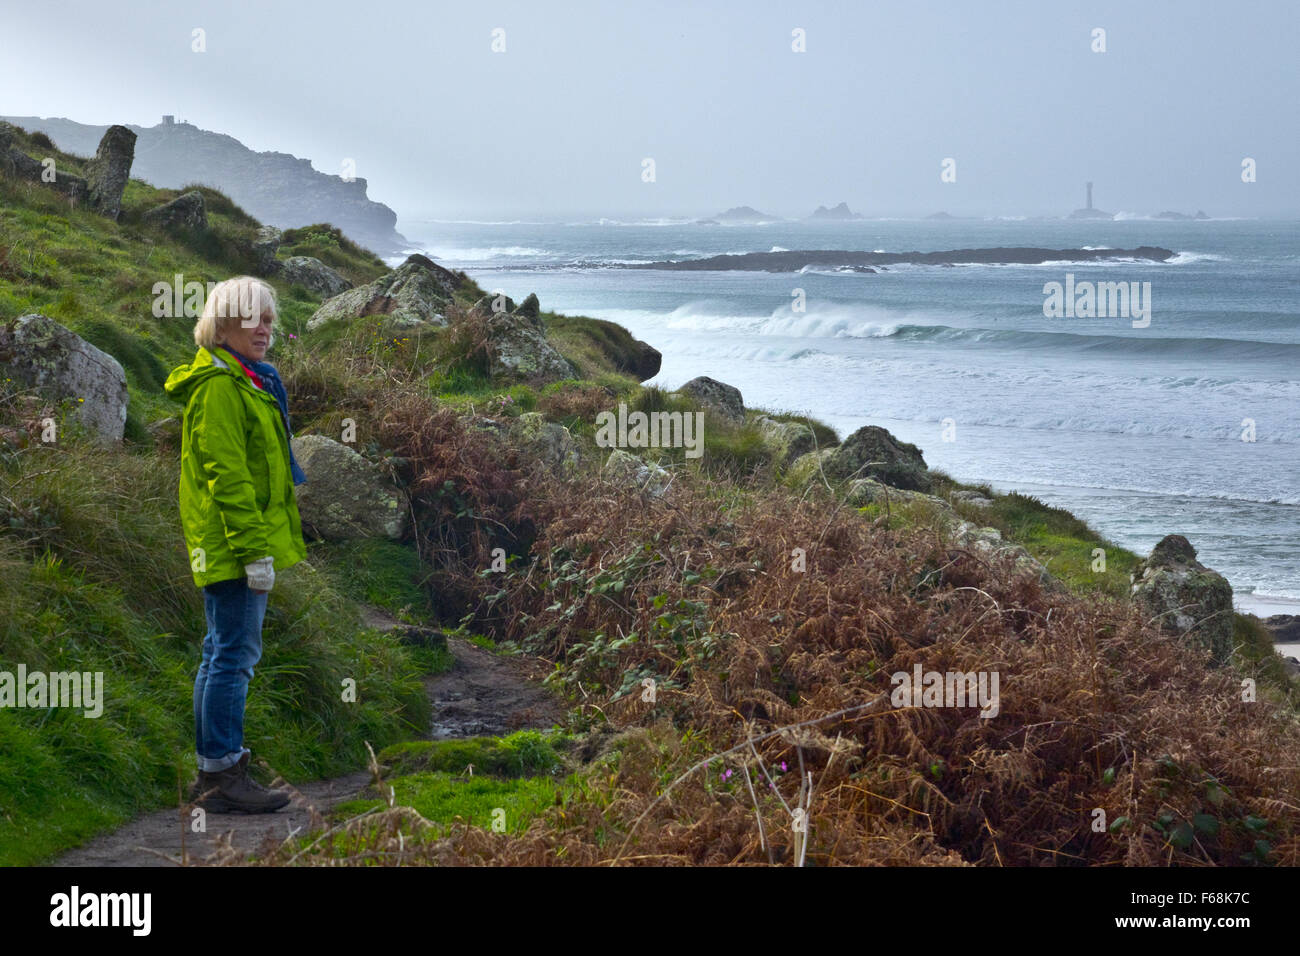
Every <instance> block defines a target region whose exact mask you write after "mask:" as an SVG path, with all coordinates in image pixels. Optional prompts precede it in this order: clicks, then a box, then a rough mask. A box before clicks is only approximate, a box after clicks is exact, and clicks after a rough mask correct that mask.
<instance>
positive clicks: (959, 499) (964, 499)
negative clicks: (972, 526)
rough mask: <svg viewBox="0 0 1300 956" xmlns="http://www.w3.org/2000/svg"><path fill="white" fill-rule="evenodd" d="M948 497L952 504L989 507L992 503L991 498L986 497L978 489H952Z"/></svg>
mask: <svg viewBox="0 0 1300 956" xmlns="http://www.w3.org/2000/svg"><path fill="white" fill-rule="evenodd" d="M948 497H949V498H951V499H952V502H953V504H958V503H961V504H967V505H973V506H975V507H976V508H989V507H992V505H993V499H992V498H986V497H984V495H982V494H980V493H979V492H978V491H964V490H963V491H954V492H953V493H952V494H951V495H949V496H948Z"/></svg>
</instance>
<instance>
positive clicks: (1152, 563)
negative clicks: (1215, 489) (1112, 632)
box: [1132, 534, 1233, 664]
mask: <svg viewBox="0 0 1300 956" xmlns="http://www.w3.org/2000/svg"><path fill="white" fill-rule="evenodd" d="M1132 583H1133V588H1132V593H1133V600H1134V601H1135V602H1136V603H1137V605H1138V607H1139V608H1141V609H1142V613H1143V614H1144V615H1145V616H1146V617H1148V618H1154V619H1156V621H1157V623H1159V624H1160V626H1161V627H1162V628H1163V629H1164V630H1166V631H1168V632H1170V633H1173V634H1181V635H1184V636H1185V637H1186V638H1187V640H1188V641H1189V642H1190V643H1191V644H1193V645H1194V646H1198V647H1203V648H1205V649H1206V650H1208V651H1209V652H1210V654H1211V656H1212V657H1213V659H1214V662H1215V663H1216V664H1222V663H1225V662H1227V660H1228V658H1229V657H1230V656H1231V654H1232V630H1233V610H1232V585H1230V584H1229V583H1228V582H1227V580H1226V579H1225V578H1224V577H1223V575H1221V574H1219V573H1218V572H1216V571H1212V570H1210V569H1209V568H1207V567H1206V566H1205V565H1203V564H1201V562H1199V561H1198V560H1196V550H1195V549H1194V548H1193V547H1192V545H1191V543H1190V542H1189V541H1188V540H1187V539H1186V538H1184V537H1183V536H1182V535H1180V534H1171V535H1167V536H1166V537H1164V538H1163V539H1161V541H1160V543H1159V544H1157V545H1156V546H1155V548H1153V549H1152V551H1151V556H1150V557H1149V558H1147V559H1146V560H1145V561H1143V562H1142V563H1141V564H1139V565H1138V566H1137V567H1136V568H1134V569H1133V575H1132Z"/></svg>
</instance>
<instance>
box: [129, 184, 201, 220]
mask: <svg viewBox="0 0 1300 956" xmlns="http://www.w3.org/2000/svg"><path fill="white" fill-rule="evenodd" d="M144 221H145V222H151V223H154V224H156V225H159V226H162V227H163V228H164V229H178V228H179V229H206V228H208V210H207V206H206V205H205V203H204V202H203V193H201V192H199V191H198V190H197V189H191V190H190V191H189V192H187V193H181V195H179V196H177V197H176V198H175V199H173V200H172V201H171V202H167V203H163V204H162V205H161V206H154V208H152V209H150V210H149V211H148V212H147V213H145V214H144Z"/></svg>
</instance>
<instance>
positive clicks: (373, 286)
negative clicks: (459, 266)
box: [307, 254, 460, 331]
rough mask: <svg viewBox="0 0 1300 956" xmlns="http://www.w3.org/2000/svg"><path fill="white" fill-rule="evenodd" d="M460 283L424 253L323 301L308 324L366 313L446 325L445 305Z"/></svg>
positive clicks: (401, 322) (398, 322)
mask: <svg viewBox="0 0 1300 956" xmlns="http://www.w3.org/2000/svg"><path fill="white" fill-rule="evenodd" d="M459 284H460V279H458V278H457V277H456V274H455V273H453V272H449V271H448V270H446V269H444V268H443V267H442V266H440V265H437V264H436V263H434V262H433V260H431V259H429V258H428V257H427V256H422V255H419V254H416V255H413V256H410V257H408V258H407V260H406V261H405V262H403V263H402V264H401V265H400V266H398V267H397V268H396V269H394V270H393V271H392V272H388V273H385V274H384V275H382V276H380V277H379V278H378V279H376V280H375V281H374V282H371V283H369V284H368V285H363V286H358V287H357V288H355V289H349V290H348V291H346V292H343V293H341V294H340V295H336V296H334V297H333V298H331V299H329V300H327V301H325V302H323V303H322V304H321V307H320V308H319V309H317V310H316V314H315V315H313V316H312V317H311V320H310V321H309V322H308V323H307V329H308V331H315V330H316V329H319V328H320V327H321V326H323V325H325V324H326V323H329V322H338V321H347V320H351V319H356V318H360V317H361V316H365V315H387V316H390V317H391V318H392V319H393V321H394V324H396V325H398V326H399V327H407V326H414V325H422V324H425V323H428V324H431V325H437V326H445V325H446V324H447V318H446V315H445V312H446V309H447V306H448V305H449V304H450V303H451V300H452V293H453V292H454V291H455V290H456V288H457V287H458V286H459Z"/></svg>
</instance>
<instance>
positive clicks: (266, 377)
mask: <svg viewBox="0 0 1300 956" xmlns="http://www.w3.org/2000/svg"><path fill="white" fill-rule="evenodd" d="M221 347H222V348H223V349H225V350H226V351H227V352H229V353H230V354H231V355H234V356H235V357H237V358H238V359H239V361H241V362H243V363H244V364H245V365H247V366H248V367H249V368H251V369H252V370H253V371H254V372H256V373H257V374H258V376H259V377H260V378H261V379H262V381H263V382H264V383H265V384H266V386H267V387H268V388H269V389H270V392H271V394H272V395H274V396H275V400H276V402H278V403H279V405H280V418H281V420H282V421H283V422H284V433H285V434H286V435H288V436H289V470H290V471H291V472H292V473H293V483H294V484H295V485H301V484H302V483H303V482H304V481H306V480H307V475H306V474H305V473H304V472H303V470H302V469H301V468H299V467H298V461H297V459H295V458H294V457H293V432H292V431H290V430H289V395H288V393H287V392H285V390H284V383H283V382H282V381H280V373H279V372H277V371H276V370H275V366H274V365H272V364H271V363H270V362H254V361H253V360H252V359H249V358H246V357H244V356H243V355H240V354H239V353H238V352H236V351H235V350H234V349H232V348H231V347H230V346H229V345H223V346H221Z"/></svg>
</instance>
